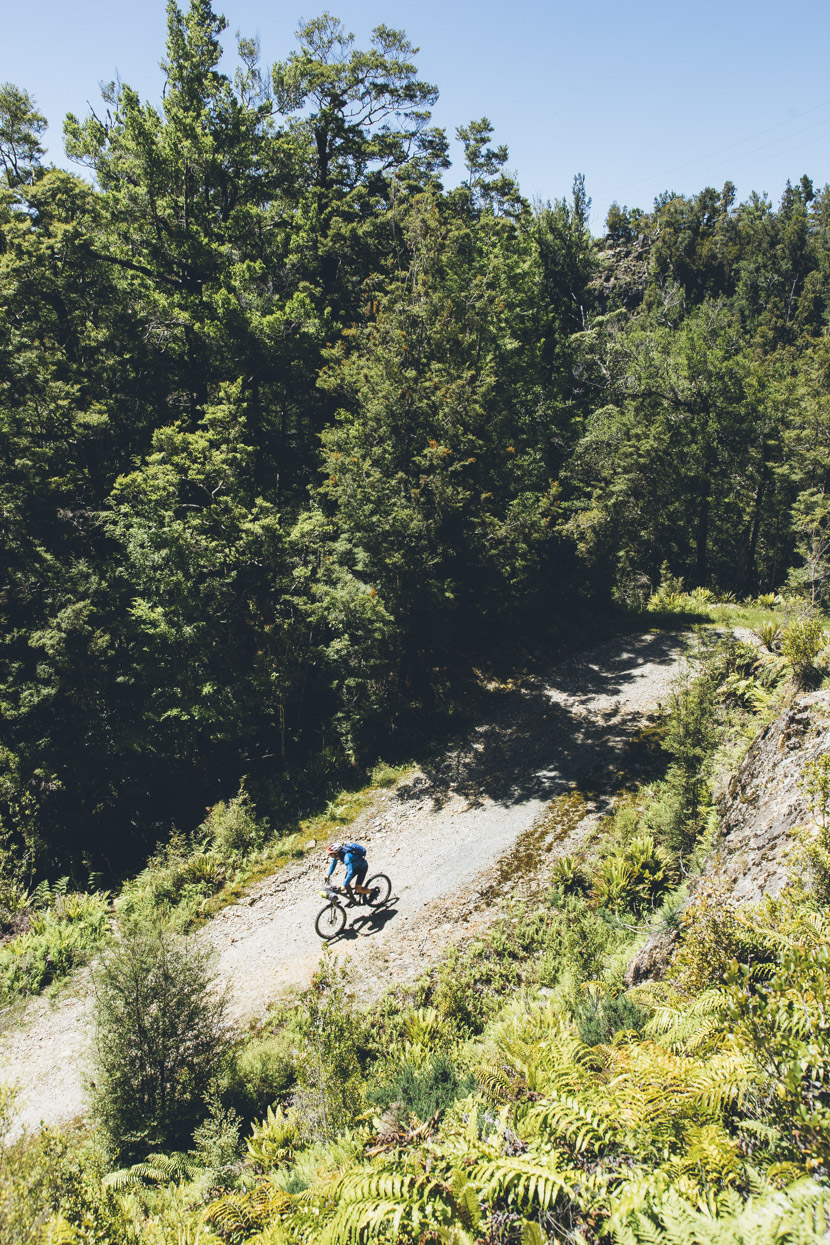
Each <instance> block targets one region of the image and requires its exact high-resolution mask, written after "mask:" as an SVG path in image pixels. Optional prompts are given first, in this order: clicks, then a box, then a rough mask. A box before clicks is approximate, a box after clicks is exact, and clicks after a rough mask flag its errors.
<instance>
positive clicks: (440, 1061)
mask: <svg viewBox="0 0 830 1245" xmlns="http://www.w3.org/2000/svg"><path fill="white" fill-rule="evenodd" d="M472 1089H473V1078H472V1076H471V1075H470V1074H469V1073H461V1072H460V1071H459V1069H458V1068H457V1066H456V1065H455V1063H454V1062H453V1061H452V1060H451V1059H450V1058H449V1056H448V1055H446V1054H444V1053H442V1052H438V1053H436V1054H434V1055H432V1056H431V1058H430V1059H429V1060H428V1061H427V1062H426V1063H425V1064H422V1065H421V1066H417V1065H414V1064H412V1063H408V1062H407V1063H403V1064H401V1065H399V1066H398V1068H396V1069H395V1072H394V1075H393V1076H392V1077H391V1078H390V1079H389V1080H388V1081H386V1082H385V1083H383V1084H382V1085H380V1086H376V1087H375V1088H373V1089H370V1090H369V1091H368V1093H367V1095H366V1096H367V1098H368V1099H369V1101H370V1102H371V1103H374V1104H375V1106H377V1107H378V1108H379V1109H380V1110H381V1111H384V1110H387V1109H388V1108H390V1107H393V1108H394V1107H399V1108H401V1115H402V1116H404V1117H406V1116H408V1115H415V1116H417V1117H418V1119H419V1120H428V1119H430V1118H431V1117H432V1116H433V1115H435V1113H436V1112H438V1111H445V1110H446V1108H447V1107H450V1106H452V1104H453V1103H454V1102H455V1100H456V1099H457V1098H465V1097H466V1096H467V1095H468V1094H469V1093H471V1092H472Z"/></svg>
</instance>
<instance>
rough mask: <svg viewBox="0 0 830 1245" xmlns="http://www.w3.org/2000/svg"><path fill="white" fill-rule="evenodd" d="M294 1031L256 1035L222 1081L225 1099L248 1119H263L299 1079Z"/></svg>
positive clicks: (240, 1050)
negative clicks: (269, 1108) (269, 1109)
mask: <svg viewBox="0 0 830 1245" xmlns="http://www.w3.org/2000/svg"><path fill="white" fill-rule="evenodd" d="M296 1058H297V1056H296V1050H295V1048H294V1035H293V1034H288V1033H286V1034H283V1033H279V1034H274V1035H268V1036H266V1037H256V1038H253V1039H251V1040H250V1041H248V1042H245V1043H244V1044H243V1045H242V1046H240V1047H238V1048H237V1049H236V1050H235V1051H234V1052H233V1056H232V1058H231V1059H230V1060H229V1061H228V1065H227V1068H226V1069H225V1071H224V1072H223V1075H222V1079H221V1083H220V1090H219V1092H220V1095H221V1098H222V1102H223V1103H224V1104H225V1105H227V1106H229V1107H233V1109H234V1110H235V1111H237V1112H238V1113H239V1115H240V1116H241V1117H242V1119H243V1120H244V1121H245V1122H246V1123H252V1122H253V1121H254V1120H257V1119H261V1118H262V1116H263V1115H264V1114H265V1112H266V1110H267V1109H268V1107H270V1106H271V1105H272V1104H273V1103H275V1102H279V1101H280V1100H281V1099H283V1098H284V1097H285V1095H286V1094H287V1093H288V1091H289V1090H290V1089H292V1087H293V1086H294V1084H295V1081H296V1079H297V1068H296Z"/></svg>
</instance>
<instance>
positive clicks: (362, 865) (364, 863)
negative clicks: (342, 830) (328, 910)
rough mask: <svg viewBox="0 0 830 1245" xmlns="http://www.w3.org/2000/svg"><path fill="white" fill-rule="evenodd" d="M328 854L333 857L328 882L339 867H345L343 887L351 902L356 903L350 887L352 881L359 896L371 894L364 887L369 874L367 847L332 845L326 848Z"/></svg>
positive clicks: (353, 844) (345, 844)
mask: <svg viewBox="0 0 830 1245" xmlns="http://www.w3.org/2000/svg"><path fill="white" fill-rule="evenodd" d="M326 853H327V855H329V856H330V857H331V867H330V868H329V871H328V873H327V874H326V881H328V880H329V878H330V877H331V875H332V874H333V873H334V871H335V869H336V868H337V866H338V865H345V866H346V881H345V882H344V883H343V885H344V888H345V891H346V894H347V895H348V896H349V899H350V900H351V902H352V903H354V902H355V897H354V895H353V894H352V888H351V885H350V883H351V881H352V879H354V888H355V890H356V891H357V893H358V895H368V894H370V891H369V889H368V888H367V887H365V886H364V885H363V881H364V878H365V877H366V874H367V873H368V872H369V861H368V859H367V858H366V848H365V847H362V846H361V844H360V843H330V844H329V846H328V847H327V848H326Z"/></svg>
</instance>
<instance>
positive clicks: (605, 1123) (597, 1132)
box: [529, 1094, 624, 1155]
mask: <svg viewBox="0 0 830 1245" xmlns="http://www.w3.org/2000/svg"><path fill="white" fill-rule="evenodd" d="M529 1122H530V1123H531V1124H532V1125H535V1126H536V1127H537V1128H538V1129H539V1130H540V1131H541V1132H543V1133H548V1134H553V1136H554V1137H555V1139H556V1140H557V1141H558V1142H560V1143H562V1142H563V1143H564V1144H565V1146H566V1147H567V1148H568V1150H570V1152H571V1153H572V1154H582V1153H583V1152H584V1151H589V1152H590V1153H591V1154H594V1155H599V1154H602V1153H604V1152H605V1151H606V1150H608V1149H610V1148H611V1147H613V1146H614V1145H617V1144H620V1143H621V1142H622V1141H623V1139H624V1131H622V1130H620V1129H618V1128H616V1127H615V1126H614V1124H613V1123H612V1122H611V1120H610V1119H609V1118H608V1116H607V1115H603V1114H600V1111H599V1110H597V1109H595V1108H593V1107H591V1106H590V1105H588V1103H586V1102H584V1101H581V1100H580V1099H578V1098H574V1097H571V1096H569V1095H565V1094H561V1095H558V1096H557V1097H556V1098H554V1099H553V1100H552V1101H550V1102H545V1103H542V1104H540V1105H539V1106H538V1107H534V1108H533V1110H532V1111H531V1112H530V1115H529Z"/></svg>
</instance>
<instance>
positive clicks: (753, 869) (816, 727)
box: [625, 692, 830, 986]
mask: <svg viewBox="0 0 830 1245" xmlns="http://www.w3.org/2000/svg"><path fill="white" fill-rule="evenodd" d="M828 751H830V692H811V693H810V694H809V695H805V696H799V697H797V698H796V699H795V700H794V701H793V703H792V704H791V705H790V707H789V708H788V709H786V710H785V711H784V712H783V713H782V714H781V715H780V717H778V718H776V719H775V721H774V722H772V723H770V725H769V726H767V727H766V728H765V729H764V730H763V731H761V733H760V735H758V736H757V737H756V738H755V739H754V740H753V742H752V744H751V746H750V748H749V751H748V752H747V754H746V756H745V757H744V759H743V761H742V762H741V764H740V765H739V766H738V769H737V770H736V772H735V774H734V775H733V777H732V779H731V781H730V782H729V784H728V786H727V787H726V789H725V791H723V792H722V794H721V796H720V798H719V800H718V834H717V837H716V839H715V842H714V844H713V846H712V850H711V852H710V853H709V856H708V857H707V859H706V862H705V864H704V867H703V873H702V878H703V879H714V880H717V882H718V883H719V884H720V885H722V886H723V887H725V888H726V889H727V890H728V891H731V893H732V895H733V896H734V897H735V899H737V900H738V902H739V903H754V902H756V901H757V900H759V899H763V897H764V896H765V895H780V893H781V891H782V889H783V887H784V884H785V883H786V881H787V879H788V877H789V876H790V872H791V869H792V867H793V866H792V863H791V861H790V860H789V859H788V857H789V854H790V849H791V847H792V838H791V836H790V831H791V830H792V828H793V826H798V825H802V824H803V823H804V822H807V821H809V820H810V817H811V814H810V810H809V808H808V807H807V803H806V801H805V799H804V796H803V794H802V792H801V788H800V786H799V782H800V779H801V776H802V773H803V771H804V765H805V764H806V762H807V761H810V760H814V759H815V758H816V757H818V756H820V755H821V754H822V753H823V752H828ZM674 941H675V935H673V934H672V933H670V932H669V931H666V930H658V931H656V932H655V933H653V934H651V935H650V937H649V938H648V939H647V941H646V942H645V944H644V945H643V947H641V949H640V950H639V952H638V953H637V955H636V956H635V957H634V959H633V960H632V961H631V963H630V964H629V965H628V968H627V969H626V973H625V984H626V985H627V986H633V985H636V984H637V983H638V982H641V981H645V980H647V979H648V978H659V977H661V976H662V975H663V973H664V972H665V969H666V966H667V965H668V963H669V960H670V959H671V954H672V950H673V946H674Z"/></svg>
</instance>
